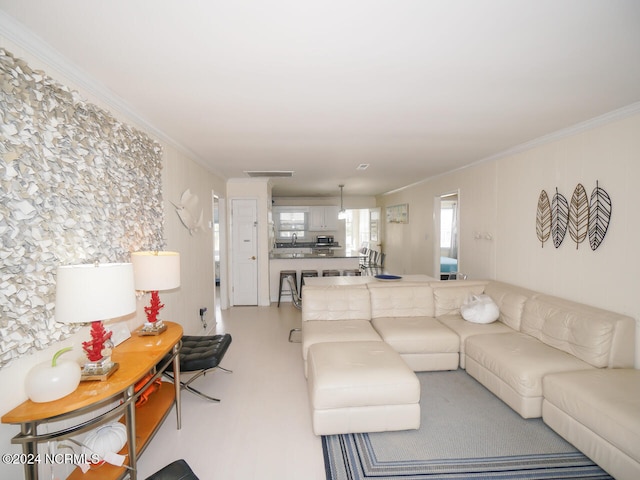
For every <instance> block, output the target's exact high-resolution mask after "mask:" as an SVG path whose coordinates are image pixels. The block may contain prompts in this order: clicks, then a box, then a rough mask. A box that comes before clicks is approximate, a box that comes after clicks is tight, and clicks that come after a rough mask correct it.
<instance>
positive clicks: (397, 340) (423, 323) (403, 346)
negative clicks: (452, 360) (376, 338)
mask: <svg viewBox="0 0 640 480" xmlns="http://www.w3.org/2000/svg"><path fill="white" fill-rule="evenodd" d="M371 323H372V324H373V327H374V328H375V329H376V331H377V332H378V333H379V334H380V336H381V337H382V339H383V340H384V341H385V342H386V343H388V344H389V345H391V347H393V349H394V350H395V351H396V352H398V353H401V354H402V353H450V352H454V353H455V352H458V351H459V349H460V337H458V335H456V334H455V332H453V331H451V330H449V329H448V328H447V327H445V326H444V325H442V324H441V323H440V322H438V321H437V320H436V319H435V318H433V317H395V318H382V317H379V318H374V319H373V320H372V321H371Z"/></svg>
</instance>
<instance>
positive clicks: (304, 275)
mask: <svg viewBox="0 0 640 480" xmlns="http://www.w3.org/2000/svg"><path fill="white" fill-rule="evenodd" d="M317 276H318V271H317V270H302V271H301V272H300V296H302V287H304V279H305V278H309V277H317Z"/></svg>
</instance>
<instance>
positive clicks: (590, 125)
mask: <svg viewBox="0 0 640 480" xmlns="http://www.w3.org/2000/svg"><path fill="white" fill-rule="evenodd" d="M639 113H640V102H635V103H632V104H630V105H627V106H624V107H621V108H618V109H616V110H612V111H611V112H608V113H605V114H603V115H599V116H597V117H594V118H591V119H589V120H585V121H584V122H580V123H577V124H575V125H572V126H570V127H567V128H563V129H560V130H557V131H555V132H552V133H549V134H547V135H543V136H542V137H538V138H535V139H533V140H531V141H529V142H525V143H521V144H520V145H516V146H515V147H512V148H509V149H507V150H503V151H502V152H499V153H496V154H494V155H491V156H489V157H484V158H481V159H480V160H476V161H475V162H472V163H470V164H468V165H464V166H462V167H459V168H455V169H453V170H449V171H447V172H444V173H441V174H438V175H433V176H431V177H428V178H424V179H422V180H419V181H417V182H414V183H412V184H410V185H406V186H404V187H400V188H396V189H395V190H390V191H388V192H384V193H382V194H381V195H380V196H386V195H392V194H394V193H399V192H401V191H403V190H407V189H409V188H412V187H415V186H417V185H421V184H424V183H427V182H430V181H432V180H434V179H436V178H440V177H444V176H445V175H449V174H451V173H454V172H458V171H460V170H465V169H467V168H471V167H475V166H477V165H480V164H482V163H486V162H491V161H494V160H499V159H501V158H505V157H510V156H512V155H516V154H518V153H522V152H525V151H527V150H532V149H534V148H536V147H539V146H542V145H546V144H548V143H552V142H556V141H558V140H561V139H563V138H567V137H572V136H574V135H577V134H579V133H582V132H586V131H587V130H592V129H594V128H597V127H601V126H603V125H607V124H609V123H613V122H616V121H618V120H622V119H625V118H627V117H631V116H633V115H637V114H639Z"/></svg>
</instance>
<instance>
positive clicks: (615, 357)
mask: <svg viewBox="0 0 640 480" xmlns="http://www.w3.org/2000/svg"><path fill="white" fill-rule="evenodd" d="M521 331H522V332H524V333H527V334H529V335H531V336H533V337H535V338H537V339H539V340H540V341H542V342H544V343H546V344H547V345H550V346H552V347H554V348H557V349H559V350H562V351H564V352H567V353H569V354H571V355H574V356H576V357H578V358H579V359H581V360H583V361H585V362H588V363H590V364H591V365H593V366H594V367H598V368H601V367H633V362H634V348H635V347H634V335H635V333H634V332H635V321H634V320H633V319H632V318H630V317H626V316H624V315H620V314H617V313H614V312H609V311H606V310H601V309H599V308H595V307H590V306H587V305H584V304H580V303H576V302H572V301H569V300H564V299H561V298H557V297H552V296H549V295H539V296H536V297H534V298H532V299H530V300H528V301H527V302H526V303H525V308H524V313H523V316H522V324H521Z"/></svg>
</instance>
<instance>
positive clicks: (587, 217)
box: [536, 181, 612, 251]
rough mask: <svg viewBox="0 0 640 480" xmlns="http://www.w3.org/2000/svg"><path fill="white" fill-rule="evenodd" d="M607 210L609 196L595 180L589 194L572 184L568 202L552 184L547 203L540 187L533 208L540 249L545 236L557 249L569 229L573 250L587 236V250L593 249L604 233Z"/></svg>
mask: <svg viewBox="0 0 640 480" xmlns="http://www.w3.org/2000/svg"><path fill="white" fill-rule="evenodd" d="M611 211H612V207H611V197H610V196H609V194H608V193H607V192H606V191H605V190H604V189H603V188H602V187H600V185H599V183H598V181H596V187H595V188H594V189H593V191H592V192H591V196H590V197H588V196H587V192H586V190H585V188H584V186H583V185H582V184H581V183H579V184H578V185H576V188H575V189H574V190H573V194H572V196H571V201H567V199H566V197H565V196H564V195H562V194H561V193H560V192H559V191H558V188H557V187H556V193H555V195H554V196H553V198H552V200H551V202H549V196H548V195H547V192H546V191H545V190H542V191H541V192H540V196H539V197H538V205H537V210H536V235H537V237H538V240H539V241H540V243H541V244H542V247H543V248H544V242H546V241H547V240H548V239H549V237H551V238H552V240H553V245H554V246H555V247H556V248H559V247H560V245H561V244H562V242H563V241H564V238H565V236H566V233H567V231H569V236H570V237H571V239H572V240H573V242H575V244H576V249H578V248H579V246H580V244H581V243H582V242H584V241H585V240H586V239H587V237H588V238H589V245H590V247H591V250H594V251H595V250H596V249H597V248H598V247H599V246H600V245H601V244H602V242H603V240H604V237H605V235H606V234H607V230H608V229H609V223H610V222H611Z"/></svg>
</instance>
